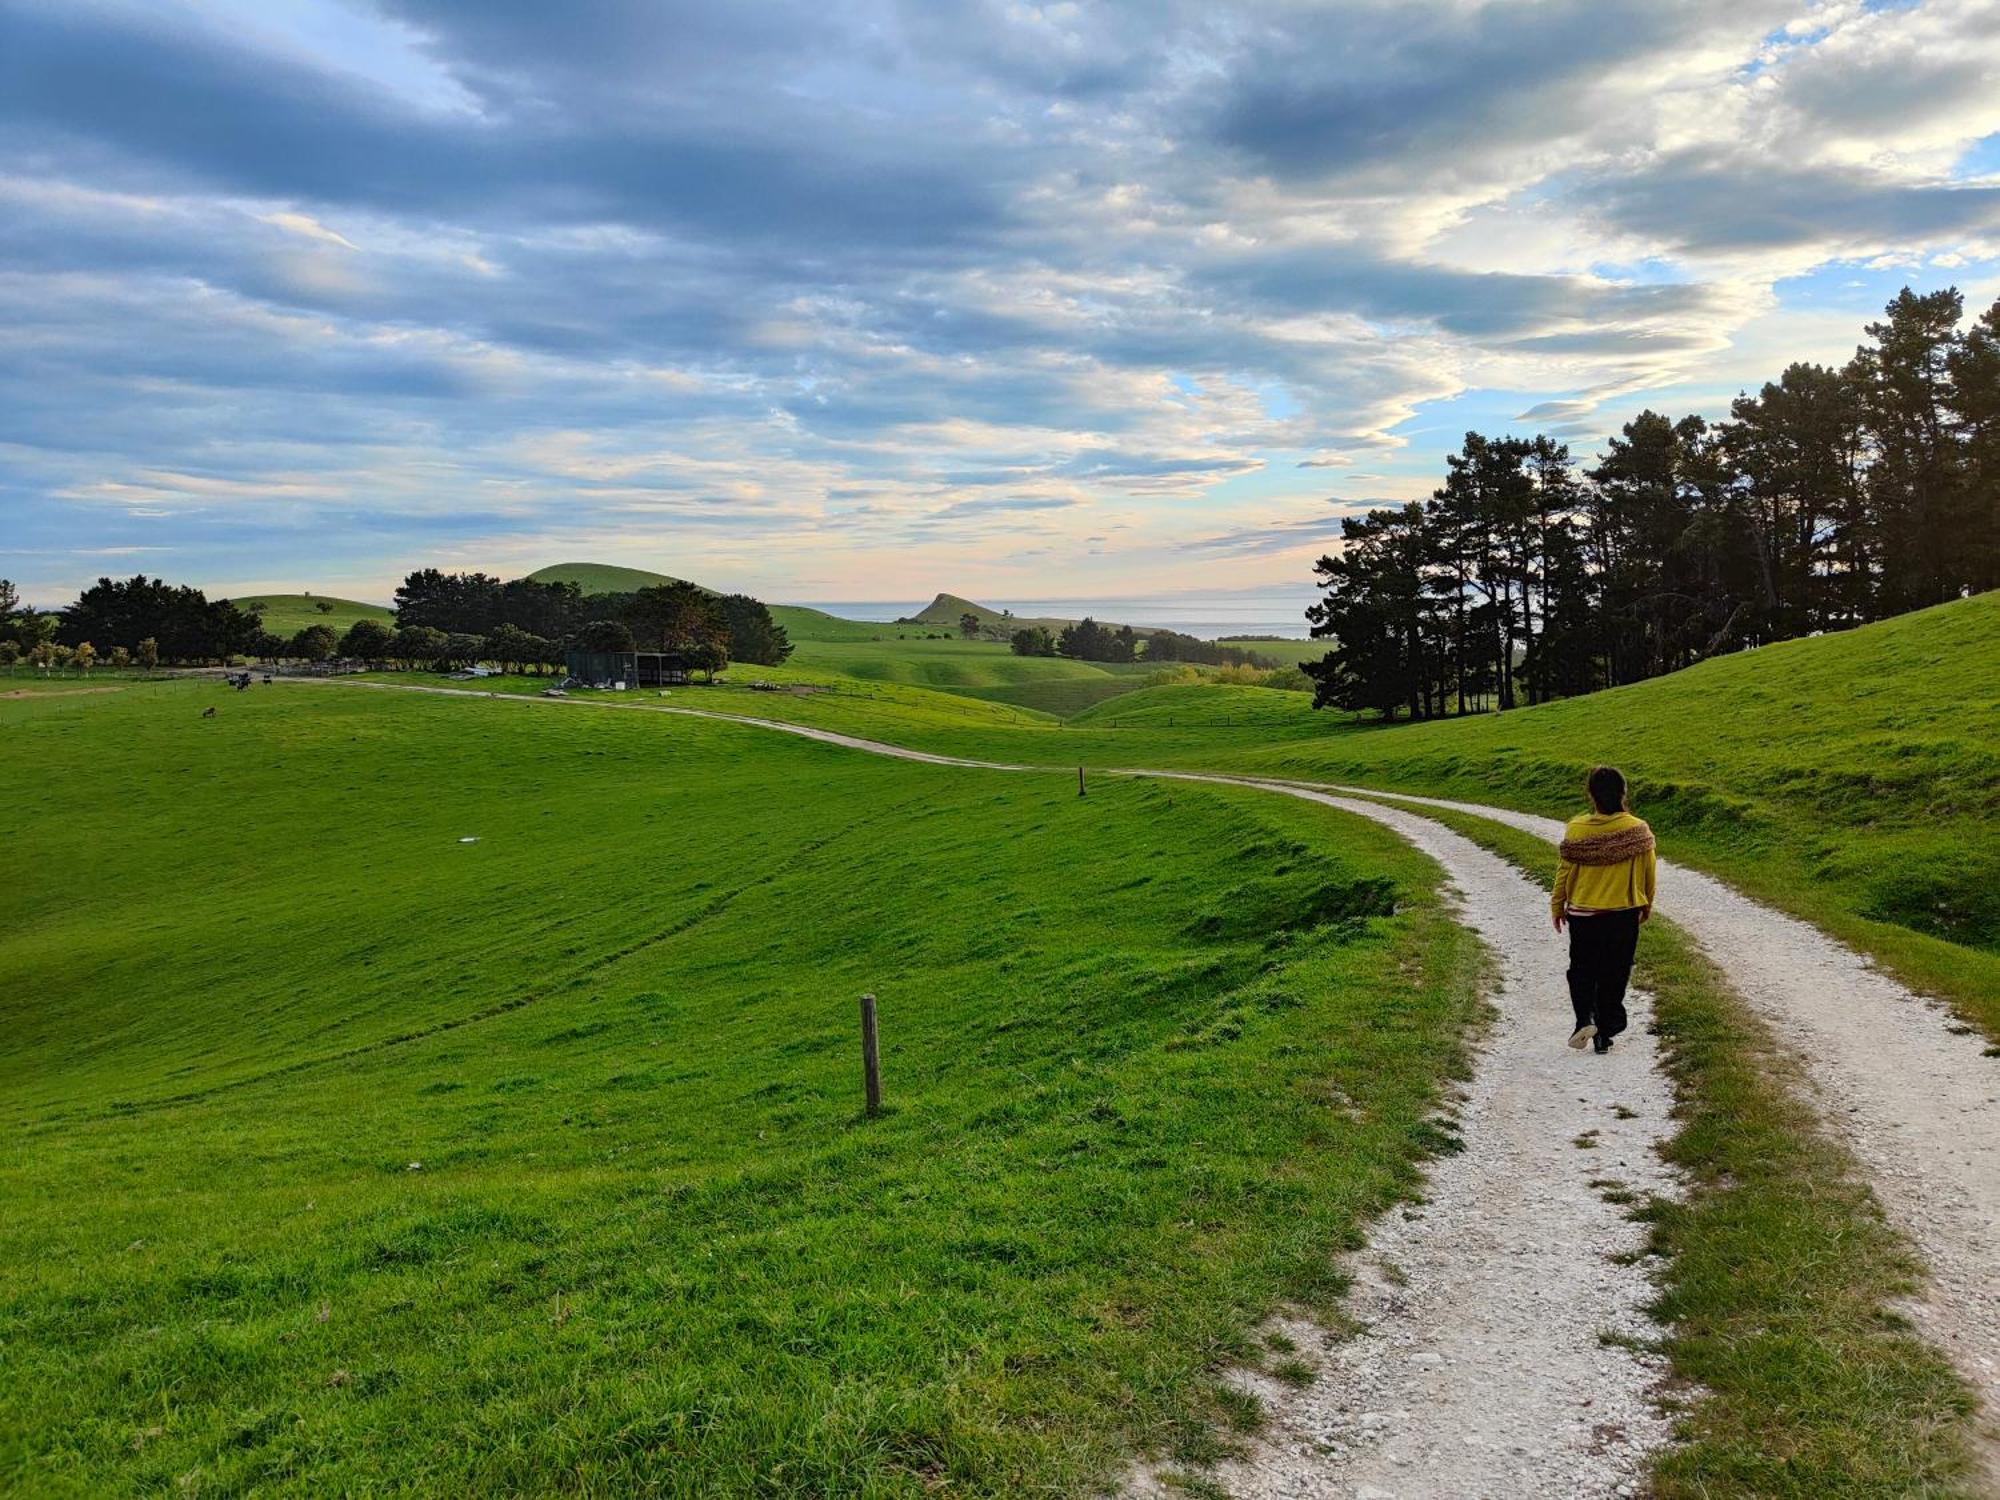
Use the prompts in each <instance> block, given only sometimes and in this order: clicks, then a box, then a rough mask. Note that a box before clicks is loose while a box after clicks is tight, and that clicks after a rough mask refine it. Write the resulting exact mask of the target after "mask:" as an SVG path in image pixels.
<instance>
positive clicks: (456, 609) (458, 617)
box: [396, 568, 792, 676]
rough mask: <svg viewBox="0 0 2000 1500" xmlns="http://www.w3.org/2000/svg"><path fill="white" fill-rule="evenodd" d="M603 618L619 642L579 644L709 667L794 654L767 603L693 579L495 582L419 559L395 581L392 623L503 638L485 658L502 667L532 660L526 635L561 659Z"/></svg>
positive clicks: (771, 662)
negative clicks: (625, 583) (606, 585)
mask: <svg viewBox="0 0 2000 1500" xmlns="http://www.w3.org/2000/svg"><path fill="white" fill-rule="evenodd" d="M603 622H610V623H613V624H617V625H621V626H623V627H624V629H625V632H626V635H625V637H624V640H625V644H624V645H623V646H602V647H596V648H584V649H598V650H623V651H630V650H635V649H636V650H643V651H679V652H681V653H683V654H684V655H686V656H687V657H688V661H689V664H690V665H691V666H692V667H693V668H694V669H695V670H696V671H704V672H707V673H708V674H709V675H710V676H713V674H714V673H716V672H719V671H721V670H722V669H723V668H724V667H726V666H727V665H728V664H729V663H730V662H731V661H740V662H752V663H755V664H757V665H759V666H773V667H774V666H777V665H778V664H779V663H780V662H782V661H784V659H785V658H786V657H788V656H790V655H791V654H792V643H791V641H790V640H789V639H788V638H787V637H786V634H785V629H784V627H783V626H782V625H779V624H778V623H777V622H776V621H775V620H773V619H772V618H771V611H770V609H769V608H768V607H767V606H766V605H764V604H763V603H761V602H759V601H758V600H756V599H753V598H751V597H750V596H749V595H747V594H712V593H710V592H708V590H706V589H703V588H699V587H697V586H696V585H694V584H691V583H680V582H674V583H666V584H660V585H658V586H656V587H653V588H644V589H639V590H636V591H635V592H632V593H616V594H590V595H586V594H584V592H583V591H582V590H581V589H579V588H578V587H577V586H576V585H575V584H573V583H541V582H538V581H537V580H535V579H532V578H516V579H514V580H513V581H512V582H504V583H503V582H502V581H501V580H500V579H498V578H494V577H492V576H490V575H488V574H485V573H444V572H440V571H439V570H438V569H436V568H424V569H420V570H419V571H417V572H414V573H412V574H410V575H409V576H408V577H407V578H405V579H404V580H403V585H402V587H401V588H399V589H397V590H396V624H397V625H398V626H399V627H403V628H424V627H427V628H430V629H435V630H441V631H444V632H445V633H446V634H447V635H451V636H477V637H479V638H481V639H483V640H489V641H499V642H502V643H503V644H504V647H505V651H506V652H507V653H508V654H504V655H503V654H500V653H499V652H493V653H489V654H488V655H487V656H486V657H485V658H484V659H486V660H491V661H496V662H499V663H501V665H502V666H503V667H505V666H507V665H509V664H512V663H517V662H518V663H523V664H529V665H532V664H535V663H536V662H537V660H538V658H536V657H535V656H534V655H533V654H532V651H533V649H534V643H541V644H543V645H545V646H547V647H548V648H549V654H551V655H553V656H554V657H555V658H556V659H557V660H560V657H561V654H562V651H563V649H564V648H565V647H567V646H569V645H572V644H575V645H578V646H579V648H582V637H583V633H584V632H585V631H586V630H588V629H590V628H591V627H592V626H594V625H596V624H600V623H603ZM510 632H511V633H510Z"/></svg>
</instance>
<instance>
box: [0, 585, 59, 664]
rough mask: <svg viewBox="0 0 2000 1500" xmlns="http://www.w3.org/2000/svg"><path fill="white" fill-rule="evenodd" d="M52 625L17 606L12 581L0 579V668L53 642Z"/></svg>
mask: <svg viewBox="0 0 2000 1500" xmlns="http://www.w3.org/2000/svg"><path fill="white" fill-rule="evenodd" d="M55 633H56V622H55V620H54V619H53V618H51V617H50V616H48V615H44V614H38V613H36V612H35V611H34V610H32V609H28V608H26V607H24V606H23V605H22V603H21V593H20V590H19V589H17V588H15V587H14V583H13V580H12V579H8V578H0V666H12V665H13V664H14V663H15V662H17V661H19V660H20V659H21V658H22V657H24V656H31V655H33V653H34V652H35V651H36V650H37V648H39V647H41V646H43V645H45V644H46V643H48V642H50V641H52V640H54V639H55Z"/></svg>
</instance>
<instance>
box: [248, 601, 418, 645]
mask: <svg viewBox="0 0 2000 1500" xmlns="http://www.w3.org/2000/svg"><path fill="white" fill-rule="evenodd" d="M235 603H236V604H237V605H238V606H240V607H241V608H243V609H257V610H261V611H262V613H263V616H264V628H265V629H266V630H268V631H270V632H271V633H272V634H273V635H282V636H291V635H296V634H298V632H299V631H301V630H304V629H305V628H306V627H307V626H308V625H330V626H332V627H333V628H334V629H335V630H343V631H344V630H346V629H347V627H348V626H350V625H352V624H353V623H354V622H355V621H356V620H380V621H382V623H383V624H385V625H393V624H394V623H395V620H396V612H395V611H394V610H392V609H389V608H387V607H386V606H384V605H380V604H363V603H362V602H361V601H360V600H358V599H336V598H334V597H333V596H332V595H331V594H244V595H242V596H240V597H239V598H238V599H236V600H235ZM322 604H330V605H332V606H333V608H332V609H331V610H330V611H324V610H321V609H320V607H319V606H320V605H322Z"/></svg>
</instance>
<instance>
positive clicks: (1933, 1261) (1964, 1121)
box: [1342, 788, 2000, 1468]
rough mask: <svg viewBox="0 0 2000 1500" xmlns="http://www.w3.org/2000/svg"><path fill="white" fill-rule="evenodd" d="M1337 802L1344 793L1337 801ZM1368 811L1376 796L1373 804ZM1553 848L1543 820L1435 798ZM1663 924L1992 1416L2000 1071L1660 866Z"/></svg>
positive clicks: (1745, 904)
mask: <svg viewBox="0 0 2000 1500" xmlns="http://www.w3.org/2000/svg"><path fill="white" fill-rule="evenodd" d="M1342 790H1354V789H1352V788H1343V789H1342ZM1370 795H1383V794H1380V793H1371V794H1370ZM1397 800H1398V801H1399V802H1409V803H1417V804H1420V805H1425V806H1431V807H1444V808H1450V809H1453V810H1456V811H1460V812H1468V813H1475V814H1477V815H1478V816H1480V817H1483V818H1491V819H1493V820H1494V821H1496V822H1500V823H1505V824H1507V825H1509V826H1510V827H1514V828H1519V829H1523V830H1525V831H1526V832H1529V833H1532V834H1536V835H1538V836H1540V837H1542V838H1545V839H1549V840H1551V841H1553V840H1555V839H1559V838H1561V836H1562V825H1561V824H1560V823H1557V822H1556V821H1554V820H1553V819H1550V818H1538V817H1535V816H1533V815H1532V814H1529V813H1518V812H1510V811H1508V810H1506V809H1504V808H1495V807H1482V806H1479V805H1477V804H1474V803H1464V802H1448V801H1444V800H1442V799H1438V798H1430V797H1405V796H1402V795H1401V794H1397ZM1659 899H1660V909H1661V910H1662V911H1663V912H1665V913H1666V914H1667V915H1669V916H1671V917H1672V918H1673V919H1674V921H1676V922H1678V923H1679V924H1680V925H1681V926H1682V927H1683V928H1685V929H1686V930H1687V931H1688V932H1689V933H1690V934H1691V935H1692V936H1693V938H1694V940H1695V941H1696V942H1697V943H1699V944H1700V945H1701V947H1702V948H1703V950H1704V951H1706V952H1707V954H1708V955H1709V957H1710V958H1711V959H1713V960H1714V961H1715V962H1716V963H1717V964H1718V965H1720V967H1721V968H1722V969H1723V971H1724V972H1725V973H1726V974H1728V976H1729V979H1730V982H1731V983H1732V984H1733V985H1734V986H1735V987H1736V989H1737V991H1738V992H1739V993H1740V994H1741V995H1742V996H1743V998H1744V999H1745V1000H1746V1001H1748V1002H1749V1004H1750V1006H1751V1007H1752V1008H1753V1009H1754V1010H1756V1011H1757V1013H1758V1014H1760V1015H1761V1016H1763V1017H1764V1018H1765V1019H1766V1020H1767V1021H1769V1022H1770V1023H1771V1025H1772V1027H1773V1028H1774V1030H1775V1031H1776V1032H1777V1034H1778V1036H1779V1038H1780V1040H1781V1041H1782V1042H1783V1043H1784V1044H1785V1045H1787V1046H1788V1047H1790V1048H1791V1049H1792V1051H1793V1052H1794V1053H1795V1054H1796V1055H1797V1056H1798V1058H1799V1059H1800V1061H1801V1062H1802V1063H1803V1064H1804V1067H1805V1072H1806V1076H1807V1078H1808V1079H1809V1080H1810V1082H1811V1084H1812V1086H1813V1090H1814V1094H1815V1096H1816V1097H1815V1103H1816V1104H1817V1106H1818V1108H1819V1109H1820V1111H1821V1113H1822V1114H1823V1115H1824V1116H1825V1117H1826V1119H1827V1120H1828V1121H1829V1122H1830V1124H1831V1128H1832V1129H1833V1130H1834V1132H1835V1133H1836V1134H1837V1135H1838V1136H1839V1137H1840V1138H1841V1139H1842V1140H1843V1141H1845V1142H1846V1144H1847V1146H1848V1148H1849V1149H1850V1150H1851V1151H1853V1153H1854V1155H1855V1157H1856V1158H1857V1159H1858V1160H1859V1161H1860V1162H1861V1164H1862V1166H1863V1168H1864V1169H1865V1170H1866V1171H1867V1173H1868V1176H1869V1180H1870V1182H1871V1183H1872V1184H1873V1186H1874V1188H1875V1191H1876V1193H1877V1195H1878V1196H1879V1197H1880V1198H1881V1200H1882V1204H1883V1207H1884V1209H1885V1210H1886V1211H1887V1213H1888V1215H1889V1218H1890V1220H1891V1222H1893V1223H1894V1224H1895V1225H1896V1226H1897V1227H1898V1228H1899V1229H1901V1230H1902V1231H1903V1232H1904V1233H1905V1234H1906V1235H1908V1236H1909V1238H1910V1240H1911V1241H1912V1242H1913V1243H1914V1244H1915V1245H1916V1247H1917V1250H1918V1253H1919V1254H1920V1255H1921V1256H1922V1258H1923V1260H1924V1263H1925V1265H1926V1266H1927V1267H1928V1268H1929V1271H1930V1284H1929V1286H1928V1287H1927V1289H1926V1291H1925V1294H1924V1295H1923V1296H1922V1297H1920V1298H1919V1299H1917V1301H1916V1302H1915V1304H1914V1306H1912V1307H1911V1308H1910V1312H1911V1314H1912V1316H1913V1317H1914V1318H1915V1320H1916V1322H1917V1325H1918V1326H1919V1327H1920V1328H1921V1329H1922V1330H1923V1332H1924V1334H1925V1335H1926V1336H1927V1337H1928V1338H1929V1339H1930V1340H1931V1341H1932V1342H1933V1343H1935V1344H1936V1345H1937V1346H1938V1347H1939V1348H1940V1349H1942V1350H1943V1351H1944V1352H1945V1353H1946V1354H1947V1355H1948V1356H1949V1357H1950V1358H1951V1360H1952V1361H1953V1363H1954V1364H1956V1365H1957V1366H1958V1368H1959V1370H1960V1371H1961V1373H1963V1375H1964V1376H1965V1378H1966V1380H1967V1381H1968V1382H1969V1383H1970V1384H1971V1385H1972V1386H1973V1387H1974V1389H1975V1390H1977V1391H1978V1393H1979V1395H1980V1397H1981V1399H1982V1400H1983V1401H1984V1403H1985V1406H1986V1412H1987V1417H1988V1430H1987V1431H1986V1432H1985V1433H1984V1434H1983V1437H1984V1439H1985V1442H1986V1445H1987V1450H1988V1451H1987V1454H1986V1457H1987V1460H1988V1465H1989V1468H1991V1467H1992V1458H1993V1453H1992V1448H1993V1434H1992V1432H1991V1430H1990V1428H1991V1421H1992V1418H1993V1416H1994V1415H1995V1414H1996V1413H2000V1058H1995V1057H1988V1056H1986V1055H1985V1050H1986V1045H1987V1044H1986V1041H1985V1038H1984V1037H1983V1036H1981V1035H1979V1034H1978V1033H1976V1032H1974V1031H1972V1030H1971V1029H1970V1028H1968V1027H1965V1026H1963V1025H1962V1024H1960V1023H1959V1022H1958V1021H1957V1020H1956V1019H1955V1018H1954V1017H1953V1016H1952V1014H1951V1012H1950V1011H1949V1010H1948V1009H1946V1008H1945V1007H1944V1006H1943V1005H1941V1004H1939V1003H1937V1002H1936V1001H1933V1000H1929V999H1926V998H1924V997H1921V996H1919V995H1916V994H1914V993H1912V992H1911V991H1910V990H1909V989H1907V988H1905V987H1904V986H1903V985H1902V984H1900V983H1898V982H1897V981H1896V980H1894V979H1892V978H1890V977H1889V976H1888V975H1887V974H1884V973H1883V972H1881V971H1880V970H1879V969H1876V968H1875V967H1874V966H1873V965H1872V964H1871V963H1870V962H1869V961H1868V960H1867V959H1866V958H1864V957H1862V956H1861V955H1860V954H1858V953H1856V952H1855V951H1854V950H1853V949H1851V948H1848V947H1847V946H1845V945H1844V944H1842V943H1840V942H1837V941H1835V940H1834V939H1833V938H1830V937H1828V936H1827V935H1826V934H1825V933H1823V932H1821V931H1820V930H1819V929H1818V928H1816V927H1813V926H1811V925H1810V924H1809V923H1806V922H1801V921H1799V920H1798V919H1797V918H1795V917H1790V916H1786V915H1785V914H1784V913H1782V912H1777V911H1773V910H1772V909H1771V908H1770V907H1768V906H1763V905H1760V904H1759V903H1757V902H1755V901H1752V900H1751V899H1750V898H1749V897H1747V896H1744V895H1741V894H1740V893H1738V892H1736V891H1734V890H1731V889H1730V888H1729V887H1728V886H1726V885H1724V884H1723V883H1722V882H1721V881H1719V880H1717V879H1715V878H1714V877H1713V876H1710V875H1704V874H1702V873H1701V872H1699V871H1697V870H1690V869H1686V868H1685V867H1683V866H1679V865H1675V864H1673V863H1671V862H1670V861H1667V860H1662V861H1661V862H1660V897H1659Z"/></svg>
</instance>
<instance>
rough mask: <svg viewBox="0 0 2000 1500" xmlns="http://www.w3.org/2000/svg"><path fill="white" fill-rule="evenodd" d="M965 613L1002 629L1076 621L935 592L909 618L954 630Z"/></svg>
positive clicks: (1046, 627)
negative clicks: (1004, 609)
mask: <svg viewBox="0 0 2000 1500" xmlns="http://www.w3.org/2000/svg"><path fill="white" fill-rule="evenodd" d="M965 615H975V616H977V617H978V619H979V623H980V624H981V625H982V626H987V627H990V628H992V629H994V630H1002V631H1011V630H1032V629H1034V628H1035V627H1037V626H1040V627H1041V628H1042V629H1044V630H1047V631H1049V632H1051V633H1052V634H1053V633H1055V632H1058V631H1060V630H1061V629H1062V628H1063V627H1064V626H1065V625H1074V624H1075V623H1076V621H1074V620H1068V619H1063V618H1060V617H1058V616H1055V615H1010V614H1005V613H1003V612H1002V611H1000V610H997V609H988V608H987V607H986V606H985V605H983V604H974V603H973V602H972V601H971V600H970V599H962V598H960V597H959V596H958V595H957V594H939V595H938V596H937V597H936V598H935V599H933V600H931V602H930V603H929V604H926V605H925V606H924V607H923V608H922V609H920V610H918V611H917V612H916V614H914V615H912V616H911V617H910V618H911V619H913V620H918V621H921V622H923V623H924V624H927V625H942V626H946V627H948V628H949V629H952V630H956V629H958V622H959V620H960V618H961V617H963V616H965ZM1098 623H1099V624H1100V625H1110V626H1112V627H1113V628H1116V626H1117V625H1118V623H1119V622H1118V621H1116V620H1100V621H1099V622H1098ZM1133 629H1135V630H1137V629H1139V627H1138V626H1136V625H1135V626H1134V627H1133Z"/></svg>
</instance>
